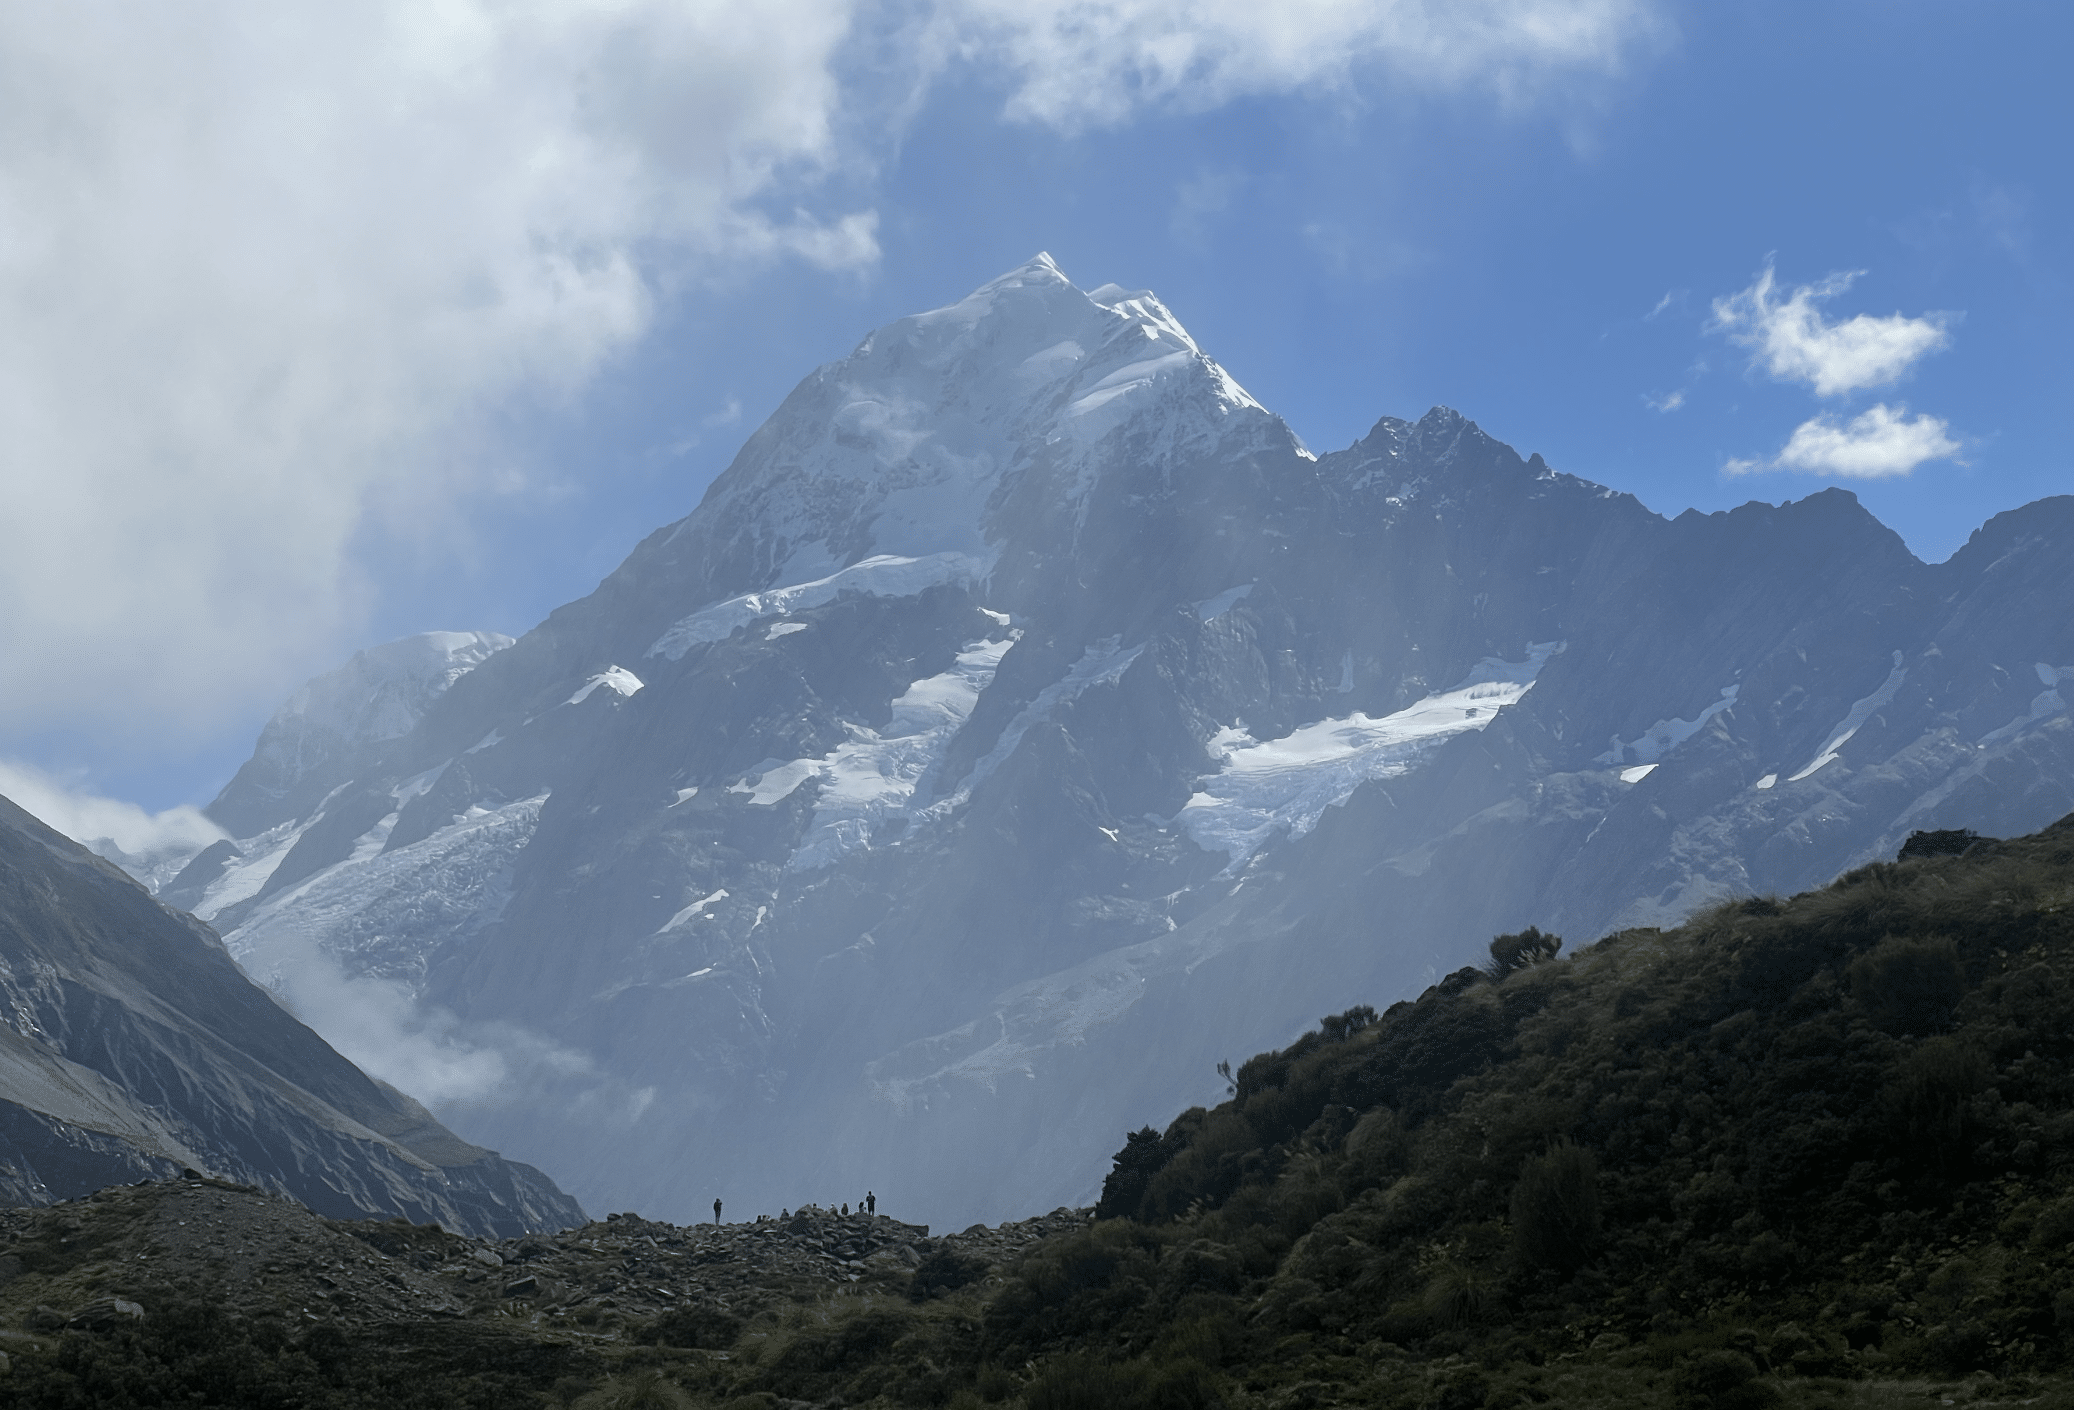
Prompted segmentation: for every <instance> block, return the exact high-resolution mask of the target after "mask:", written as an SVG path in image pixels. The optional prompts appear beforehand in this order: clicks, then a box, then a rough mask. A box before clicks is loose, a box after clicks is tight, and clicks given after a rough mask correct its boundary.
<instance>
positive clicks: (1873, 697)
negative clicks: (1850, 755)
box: [1786, 651, 1908, 783]
mask: <svg viewBox="0 0 2074 1410" xmlns="http://www.w3.org/2000/svg"><path fill="white" fill-rule="evenodd" d="M1907 678H1908V668H1907V667H1906V666H1903V665H1902V664H1901V653H1900V652H1898V651H1897V652H1895V653H1894V669H1893V670H1891V671H1889V672H1887V679H1886V680H1885V681H1884V682H1882V683H1881V685H1880V688H1879V689H1878V690H1875V691H1874V692H1873V693H1872V694H1870V695H1868V696H1866V697H1865V698H1864V699H1863V700H1860V701H1858V702H1857V703H1856V704H1855V705H1853V706H1851V713H1850V714H1848V715H1846V716H1844V718H1843V720H1842V722H1841V723H1840V724H1838V725H1837V727H1836V728H1835V729H1833V730H1831V731H1830V732H1829V742H1828V743H1827V744H1824V745H1823V746H1822V747H1821V748H1820V749H1819V750H1817V751H1816V753H1815V757H1814V760H1813V761H1812V762H1811V763H1809V765H1808V766H1807V767H1806V768H1804V769H1802V770H1801V771H1800V772H1799V773H1797V774H1794V775H1793V776H1792V777H1791V778H1789V779H1787V780H1786V782H1788V783H1799V782H1800V781H1801V780H1802V779H1804V778H1806V777H1807V776H1808V775H1809V774H1812V773H1814V772H1815V771H1816V770H1818V769H1822V768H1826V767H1827V766H1828V765H1830V764H1832V763H1834V762H1835V761H1836V757H1837V751H1838V750H1840V749H1842V748H1843V747H1844V745H1846V744H1848V743H1850V740H1851V736H1852V735H1854V734H1856V733H1857V732H1858V731H1859V730H1860V729H1862V728H1863V727H1864V725H1865V722H1866V721H1867V720H1869V719H1871V718H1872V715H1873V712H1874V711H1875V710H1881V709H1885V708H1886V706H1887V704H1888V702H1889V701H1891V700H1893V698H1894V693H1895V692H1896V691H1898V690H1900V689H1901V682H1902V681H1904V680H1906V679H1907Z"/></svg>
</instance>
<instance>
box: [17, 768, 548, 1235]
mask: <svg viewBox="0 0 2074 1410" xmlns="http://www.w3.org/2000/svg"><path fill="white" fill-rule="evenodd" d="M0 1013H4V1021H0V1200H4V1201H5V1202H6V1203H8V1204H19V1205H29V1204H43V1203H48V1202H50V1201H53V1200H59V1199H65V1198H68V1197H72V1196H77V1195H82V1194H86V1193H88V1192H90V1191H93V1190H96V1189H100V1188H103V1187H105V1186H107V1185H111V1184H116V1183H127V1182H129V1181H133V1180H137V1179H140V1178H141V1179H147V1180H149V1179H165V1178H166V1177H168V1176H177V1175H179V1174H180V1173H181V1172H182V1171H183V1170H185V1169H189V1168H192V1169H195V1170H198V1171H202V1172H206V1173H209V1174H212V1175H218V1176H225V1177H229V1178H234V1179H238V1180H243V1181H248V1182H250V1183H252V1184H254V1185H258V1186H262V1187H264V1188H266V1189H269V1190H274V1191H278V1192H280V1193H282V1194H286V1195H288V1196H290V1197H292V1198H294V1199H297V1200H300V1201H301V1202H303V1203H304V1204H307V1205H309V1206H310V1207H311V1208H313V1209H317V1210H321V1211H323V1212H324V1213H326V1214H331V1215H335V1216H339V1217H343V1218H352V1217H363V1216H367V1215H402V1216H408V1217H410V1218H414V1219H427V1220H429V1219H437V1220H440V1221H442V1222H444V1223H446V1224H448V1225H451V1226H452V1227H454V1228H457V1229H466V1230H469V1231H471V1232H475V1233H483V1234H492V1233H494V1234H516V1233H523V1232H525V1231H527V1230H533V1229H558V1228H562V1227H564V1226H566V1225H569V1224H574V1223H578V1222H580V1221H581V1220H582V1218H583V1211H582V1209H581V1208H579V1207H578V1206H577V1204H576V1202H575V1201H574V1200H572V1199H570V1198H569V1197H568V1196H567V1195H565V1194H563V1193H562V1191H560V1190H559V1189H557V1188H556V1187H555V1185H554V1182H553V1181H551V1180H549V1179H548V1178H547V1177H546V1176H545V1175H542V1174H541V1173H540V1172H539V1171H538V1170H535V1169H533V1168H532V1167H530V1166H527V1165H522V1164H520V1163H519V1162H517V1161H507V1160H504V1159H503V1158H502V1157H500V1156H499V1155H498V1154H497V1153H496V1152H494V1151H488V1150H484V1149H483V1148H481V1147H480V1146H474V1145H470V1144H469V1143H467V1142H465V1141H463V1140H461V1139H459V1138H458V1137H456V1136H455V1135H454V1134H453V1132H451V1131H449V1130H447V1129H446V1128H445V1127H444V1126H442V1125H440V1124H439V1123H438V1122H437V1121H435V1120H434V1119H433V1118H432V1116H431V1115H430V1114H429V1113H428V1112H427V1111H426V1110H425V1109H424V1108H423V1107H421V1106H419V1105H418V1103H417V1102H415V1101H414V1100H412V1099H411V1098H410V1097H408V1096H406V1095H404V1094H403V1093H401V1092H398V1091H397V1090H395V1089H394V1088H392V1087H388V1086H385V1085H384V1084H382V1083H380V1082H377V1081H375V1080H374V1079H373V1078H371V1077H369V1076H368V1075H367V1074H366V1073H364V1072H362V1071H361V1070H360V1069H359V1068H357V1067H355V1066H354V1065H353V1064H352V1063H351V1062H348V1061H347V1060H346V1059H345V1058H344V1057H342V1056H341V1055H340V1054H339V1053H338V1052H337V1051H336V1050H334V1049H333V1048H332V1047H331V1046H330V1045H329V1044H327V1043H326V1042H325V1041H324V1040H323V1039H322V1038H320V1037H319V1036H318V1035H317V1034H316V1033H314V1032H312V1031H311V1030H310V1029H309V1028H308V1027H306V1026H305V1025H303V1024H302V1023H300V1022H298V1021H297V1020H296V1018H295V1016H294V1015H292V1014H291V1013H289V1012H288V1010H287V1009H285V1008H284V1007H282V1006H281V1004H279V1003H278V1002H276V1001H275V999H274V998H273V996H272V995H270V994H269V993H267V991H266V990H264V989H262V988H260V987H259V986H258V985H257V984H254V983H253V982H252V981H251V980H250V979H248V978H247V977H246V976H245V974H244V972H243V971H242V970H240V969H239V968H238V966H237V964H236V962H235V961H233V960H232V959H231V957H230V955H229V954H228V953H227V952H226V951H225V950H224V948H223V943H222V942H221V941H220V940H218V939H217V937H216V934H215V932H214V931H212V930H211V929H210V928H209V927H208V926H206V925H204V924H202V923H201V922H199V921H197V920H195V919H194V918H193V917H192V916H188V915H183V914H182V913H180V912H179V911H176V910H173V909H172V908H170V907H168V906H166V905H163V904H161V903H160V902H158V901H155V900H153V899H152V897H151V896H150V895H149V894H148V893H147V892H146V891H145V890H144V888H143V887H142V886H139V885H138V884H137V883H136V882H135V881H133V880H131V879H130V878H129V877H128V876H125V875H124V874H123V873H122V872H121V871H119V870H117V869H116V868H115V867H114V866H111V865H110V864H109V863H107V862H106V861H103V860H102V859H101V858H100V857H98V856H95V855H94V854H93V853H91V852H89V851H87V850H86V849H85V848H84V847H81V846H80V845H78V844H77V843H75V842H72V841H70V840H69V839H67V838H65V837H62V836H60V835H59V834H57V833H56V832H53V831H52V830H51V829H49V828H47V827H45V826H44V825H43V824H42V823H40V822H38V821H37V820H36V819H35V818H33V817H31V816H30V815H29V814H28V813H25V812H23V811H22V810H21V809H20V808H18V807H16V806H15V805H14V804H13V803H11V802H9V801H8V800H7V799H5V798H0Z"/></svg>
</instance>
